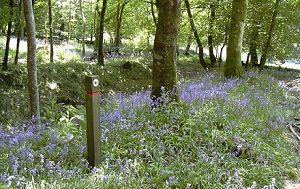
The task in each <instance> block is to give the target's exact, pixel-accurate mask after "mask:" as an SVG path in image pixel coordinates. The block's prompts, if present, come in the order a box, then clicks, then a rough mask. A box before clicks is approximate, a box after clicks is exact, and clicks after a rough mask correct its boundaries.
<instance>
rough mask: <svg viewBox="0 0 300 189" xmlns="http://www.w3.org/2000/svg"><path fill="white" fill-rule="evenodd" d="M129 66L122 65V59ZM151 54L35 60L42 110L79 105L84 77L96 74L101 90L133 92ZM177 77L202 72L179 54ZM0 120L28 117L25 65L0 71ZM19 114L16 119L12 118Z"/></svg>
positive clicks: (143, 79) (147, 74) (144, 81)
mask: <svg viewBox="0 0 300 189" xmlns="http://www.w3.org/2000/svg"><path fill="white" fill-rule="evenodd" d="M127 61H129V62H130V63H131V64H132V67H131V69H124V68H122V66H123V64H124V63H125V62H127ZM150 62H151V58H150V57H145V58H137V57H135V58H132V57H131V58H116V59H111V60H108V61H107V62H106V66H105V67H99V66H98V65H96V64H91V62H88V61H87V62H83V61H82V60H81V61H79V60H76V61H75V62H70V63H59V62H56V63H55V64H38V83H39V92H40V100H41V107H42V108H43V109H44V108H46V109H47V110H45V111H44V110H42V113H45V112H46V111H49V110H50V109H51V108H53V106H56V104H57V103H61V104H65V105H74V106H75V105H82V104H84V102H85V96H84V95H85V92H84V91H85V90H84V77H85V76H86V75H98V76H99V78H100V85H101V92H102V93H109V92H110V93H115V92H118V91H122V92H124V93H133V92H135V91H140V90H144V89H149V87H150V86H151V82H152V81H151V78H152V76H151V63H150ZM178 70H179V71H178V79H179V82H184V81H186V80H188V79H191V78H196V77H198V76H200V75H201V74H203V73H204V72H203V71H201V70H202V69H201V67H200V65H199V64H197V60H196V58H195V57H193V56H189V57H180V58H179V61H178ZM0 88H1V89H0V90H1V93H0V98H1V102H0V107H1V108H0V109H1V110H2V111H1V112H0V122H2V123H13V122H16V121H19V120H22V119H24V118H25V117H28V115H27V114H28V111H29V108H27V109H26V108H25V109H24V108H22V107H29V105H28V99H29V98H28V94H27V93H28V92H27V68H26V65H11V64H10V65H9V70H8V72H0ZM16 118H19V120H16Z"/></svg>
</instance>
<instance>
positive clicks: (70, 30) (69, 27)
mask: <svg viewBox="0 0 300 189" xmlns="http://www.w3.org/2000/svg"><path fill="white" fill-rule="evenodd" d="M71 5H72V2H70V4H69V23H68V30H69V31H68V41H69V40H71V39H72V21H71V19H72V7H71Z"/></svg>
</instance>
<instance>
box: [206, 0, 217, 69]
mask: <svg viewBox="0 0 300 189" xmlns="http://www.w3.org/2000/svg"><path fill="white" fill-rule="evenodd" d="M215 19H216V8H215V4H214V3H212V4H211V5H210V18H209V31H208V37H207V38H208V40H207V41H208V50H209V59H210V64H211V66H214V65H215V64H216V57H215V55H214V46H213V27H214V22H215Z"/></svg>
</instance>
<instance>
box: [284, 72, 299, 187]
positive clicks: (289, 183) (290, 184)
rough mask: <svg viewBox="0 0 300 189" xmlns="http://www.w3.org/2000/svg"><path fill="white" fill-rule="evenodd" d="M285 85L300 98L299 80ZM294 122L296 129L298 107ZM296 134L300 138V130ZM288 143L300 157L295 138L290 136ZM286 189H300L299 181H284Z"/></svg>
mask: <svg viewBox="0 0 300 189" xmlns="http://www.w3.org/2000/svg"><path fill="white" fill-rule="evenodd" d="M285 85H286V87H287V89H288V90H290V91H292V92H294V93H296V95H297V96H298V97H299V96H300V78H297V79H293V80H288V81H285ZM295 112H296V113H295V122H296V124H297V125H298V128H300V105H299V106H298V107H297V110H296V111H295ZM296 132H297V134H298V135H299V136H300V129H298V130H297V131H296ZM290 141H291V142H292V143H293V144H294V146H295V147H296V151H297V152H298V154H299V155H300V141H299V140H297V139H296V137H295V136H292V135H291V136H290ZM285 188H286V189H300V180H298V181H297V182H292V181H286V187H285Z"/></svg>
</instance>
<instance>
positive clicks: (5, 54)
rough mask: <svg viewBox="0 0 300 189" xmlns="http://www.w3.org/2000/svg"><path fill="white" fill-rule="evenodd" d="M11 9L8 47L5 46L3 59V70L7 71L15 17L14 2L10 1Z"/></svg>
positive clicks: (7, 39) (7, 37)
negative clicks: (13, 18)
mask: <svg viewBox="0 0 300 189" xmlns="http://www.w3.org/2000/svg"><path fill="white" fill-rule="evenodd" d="M9 8H10V18H9V22H8V27H7V34H6V35H7V36H6V45H5V52H4V58H3V67H2V70H3V71H6V70H8V55H9V44H10V38H11V29H12V17H13V8H14V1H13V0H10V1H9Z"/></svg>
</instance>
